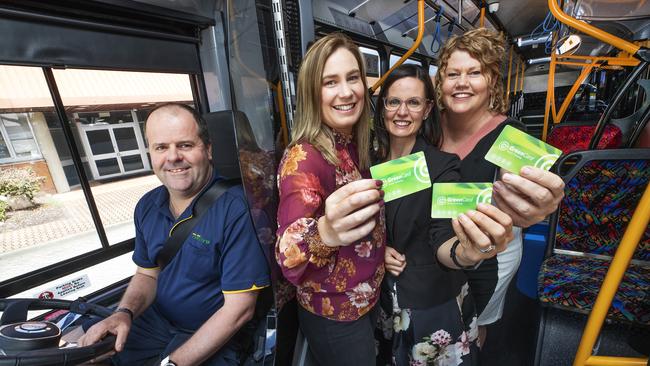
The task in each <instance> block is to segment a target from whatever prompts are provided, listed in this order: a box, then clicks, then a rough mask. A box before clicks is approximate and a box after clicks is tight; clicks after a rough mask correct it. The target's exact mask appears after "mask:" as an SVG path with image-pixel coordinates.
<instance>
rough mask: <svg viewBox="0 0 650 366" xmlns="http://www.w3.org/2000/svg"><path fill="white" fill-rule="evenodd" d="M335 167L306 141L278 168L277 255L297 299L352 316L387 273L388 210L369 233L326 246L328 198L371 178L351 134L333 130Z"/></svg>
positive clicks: (372, 299) (320, 310)
mask: <svg viewBox="0 0 650 366" xmlns="http://www.w3.org/2000/svg"><path fill="white" fill-rule="evenodd" d="M334 136H335V140H336V141H335V142H336V143H335V148H336V153H337V156H338V160H339V162H338V164H337V165H336V166H334V165H332V164H330V163H328V162H327V160H325V159H324V158H323V156H322V155H321V153H320V152H319V151H318V150H317V149H316V148H315V147H313V146H312V145H311V144H308V143H300V144H296V145H293V146H291V147H289V148H287V150H286V151H285V153H284V157H283V158H282V161H281V162H280V167H279V168H278V175H279V176H278V186H279V191H280V205H279V208H278V232H277V234H278V235H277V237H278V239H277V244H276V246H275V255H276V259H277V261H278V264H279V265H280V267H281V268H282V273H283V274H284V276H285V277H286V278H287V279H288V280H289V281H290V282H291V283H293V284H294V285H295V286H296V288H297V298H298V303H299V304H300V305H302V307H303V308H305V309H307V310H308V311H310V312H312V313H314V314H316V315H320V316H323V317H326V318H329V319H332V320H338V321H353V320H357V319H359V318H360V317H361V316H362V315H364V314H366V313H367V312H368V311H369V310H370V309H372V307H373V306H374V305H375V303H376V302H377V299H378V298H379V291H380V284H381V281H382V279H383V277H384V250H385V248H386V246H385V240H386V235H385V231H386V230H385V223H384V209H383V207H382V208H381V212H380V213H379V215H378V217H377V219H376V220H377V221H378V222H377V225H376V226H375V228H374V229H373V231H372V232H371V233H370V234H368V236H366V237H365V238H363V239H361V240H359V241H358V242H356V243H352V244H351V245H348V246H343V247H334V248H332V247H328V246H326V245H325V244H324V243H323V242H322V241H321V239H320V236H319V234H318V219H319V218H320V217H321V216H323V215H324V213H325V199H327V197H328V196H329V195H330V194H331V193H333V192H334V191H335V190H337V189H338V188H339V187H342V186H344V185H345V184H347V183H350V182H353V181H355V180H359V179H362V178H369V177H370V174H369V172H368V171H367V170H364V171H361V172H360V171H359V169H358V168H357V166H358V155H357V150H356V145H355V144H354V143H352V137H351V136H346V135H342V134H338V133H335V134H334Z"/></svg>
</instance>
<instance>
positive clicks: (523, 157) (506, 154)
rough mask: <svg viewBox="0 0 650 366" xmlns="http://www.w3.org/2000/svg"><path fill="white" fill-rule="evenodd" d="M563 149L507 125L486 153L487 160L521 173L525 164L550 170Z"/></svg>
mask: <svg viewBox="0 0 650 366" xmlns="http://www.w3.org/2000/svg"><path fill="white" fill-rule="evenodd" d="M561 154H562V150H560V149H556V148H555V147H553V146H551V145H549V144H547V143H545V142H544V141H541V140H538V139H536V138H534V137H532V136H530V135H528V134H527V133H525V132H523V131H520V130H518V129H516V128H514V127H512V126H506V127H505V128H504V129H503V131H501V134H499V137H497V139H496V140H495V141H494V144H493V145H492V147H491V148H490V150H489V151H488V152H487V154H486V155H485V160H487V161H489V162H491V163H493V164H495V165H497V166H500V167H501V168H503V169H506V170H508V171H511V172H513V173H515V174H517V175H518V174H519V172H520V171H521V168H523V167H524V166H534V167H536V168H540V169H544V170H549V169H551V166H553V164H554V163H555V161H556V160H557V159H559V158H560V155H561Z"/></svg>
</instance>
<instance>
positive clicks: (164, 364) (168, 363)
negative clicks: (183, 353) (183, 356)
mask: <svg viewBox="0 0 650 366" xmlns="http://www.w3.org/2000/svg"><path fill="white" fill-rule="evenodd" d="M160 366H176V364H175V363H174V361H172V360H170V359H169V356H167V357H165V358H163V360H162V361H160Z"/></svg>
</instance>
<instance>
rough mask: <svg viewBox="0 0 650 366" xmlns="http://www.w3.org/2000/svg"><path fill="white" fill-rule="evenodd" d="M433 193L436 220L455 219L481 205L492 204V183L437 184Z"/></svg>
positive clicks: (433, 209) (432, 205)
mask: <svg viewBox="0 0 650 366" xmlns="http://www.w3.org/2000/svg"><path fill="white" fill-rule="evenodd" d="M431 191H432V194H431V217H432V218H434V219H453V218H456V217H458V215H460V214H462V213H465V212H467V211H469V210H475V209H476V206H477V205H478V204H479V203H491V202H492V183H435V184H434V185H433V188H432V189H431Z"/></svg>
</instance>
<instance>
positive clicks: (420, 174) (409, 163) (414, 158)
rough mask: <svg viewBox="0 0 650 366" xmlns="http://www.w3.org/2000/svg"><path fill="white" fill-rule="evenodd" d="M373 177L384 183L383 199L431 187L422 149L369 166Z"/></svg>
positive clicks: (390, 198) (391, 198)
mask: <svg viewBox="0 0 650 366" xmlns="http://www.w3.org/2000/svg"><path fill="white" fill-rule="evenodd" d="M370 174H371V175H372V178H373V179H380V180H381V181H382V182H384V184H383V185H382V187H381V189H382V190H383V191H384V193H385V194H384V201H385V202H388V201H392V200H394V199H397V198H400V197H404V196H406V195H409V194H411V193H415V192H418V191H421V190H423V189H427V188H429V187H431V179H430V178H429V169H428V168H427V161H426V159H425V158H424V153H423V152H422V151H420V152H417V153H415V154H411V155H407V156H403V157H401V158H398V159H394V160H391V161H387V162H385V163H382V164H378V165H375V166H372V167H370Z"/></svg>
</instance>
